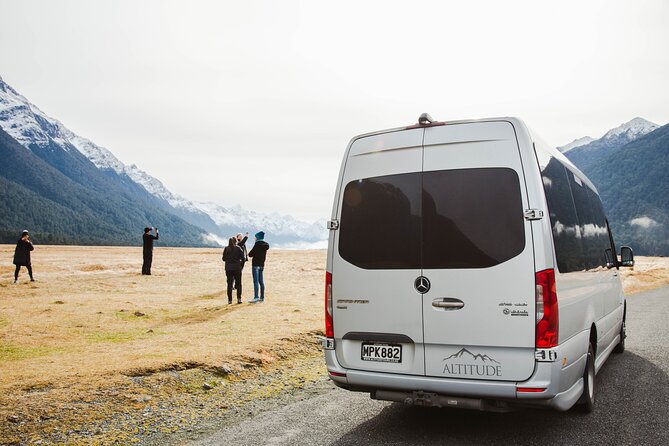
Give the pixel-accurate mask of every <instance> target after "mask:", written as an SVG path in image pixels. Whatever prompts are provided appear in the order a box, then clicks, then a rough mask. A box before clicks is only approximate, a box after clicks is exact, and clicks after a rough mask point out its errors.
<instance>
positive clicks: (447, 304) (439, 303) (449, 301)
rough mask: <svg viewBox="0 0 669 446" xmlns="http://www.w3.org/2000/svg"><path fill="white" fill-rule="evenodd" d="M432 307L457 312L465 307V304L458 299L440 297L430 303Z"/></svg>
mask: <svg viewBox="0 0 669 446" xmlns="http://www.w3.org/2000/svg"><path fill="white" fill-rule="evenodd" d="M432 306H433V307H435V308H440V309H442V310H459V309H460V308H462V307H464V306H465V303H464V302H463V301H461V300H460V299H454V298H452V297H441V298H439V299H435V300H433V301H432Z"/></svg>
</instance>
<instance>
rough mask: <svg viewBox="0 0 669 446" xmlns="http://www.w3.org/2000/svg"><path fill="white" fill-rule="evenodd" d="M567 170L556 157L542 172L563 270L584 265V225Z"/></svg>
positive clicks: (569, 270)
mask: <svg viewBox="0 0 669 446" xmlns="http://www.w3.org/2000/svg"><path fill="white" fill-rule="evenodd" d="M567 173H568V171H567V169H566V168H565V167H564V166H563V165H562V163H560V162H559V161H557V160H556V159H555V158H551V160H550V162H549V163H548V165H547V166H546V167H545V168H544V169H543V171H542V172H541V175H542V180H543V184H544V192H545V193H546V201H547V203H548V213H549V216H550V221H551V228H552V230H553V242H554V244H555V257H556V258H557V264H558V269H559V270H560V272H562V273H568V272H571V271H581V270H583V269H584V263H583V248H582V246H581V229H580V227H579V222H578V218H577V216H576V209H575V208H574V200H573V198H572V194H571V188H570V186H569V178H568V176H567ZM569 174H571V172H569Z"/></svg>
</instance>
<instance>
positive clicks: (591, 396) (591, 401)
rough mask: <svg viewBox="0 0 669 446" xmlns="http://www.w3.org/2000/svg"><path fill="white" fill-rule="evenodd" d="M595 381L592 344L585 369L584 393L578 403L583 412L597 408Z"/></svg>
mask: <svg viewBox="0 0 669 446" xmlns="http://www.w3.org/2000/svg"><path fill="white" fill-rule="evenodd" d="M595 383H596V381H595V350H594V349H593V348H592V344H590V345H588V356H587V360H586V363H585V370H584V371H583V394H582V395H581V398H580V399H579V400H578V403H577V404H578V408H579V410H580V411H581V412H585V413H590V412H592V411H593V410H594V409H595Z"/></svg>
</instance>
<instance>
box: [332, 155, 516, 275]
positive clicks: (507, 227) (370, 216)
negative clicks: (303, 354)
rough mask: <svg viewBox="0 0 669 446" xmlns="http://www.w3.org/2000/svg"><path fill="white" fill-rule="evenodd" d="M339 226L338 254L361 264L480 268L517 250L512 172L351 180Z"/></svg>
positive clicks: (477, 171)
mask: <svg viewBox="0 0 669 446" xmlns="http://www.w3.org/2000/svg"><path fill="white" fill-rule="evenodd" d="M340 223H341V227H340V233H339V254H340V255H341V257H342V258H343V259H345V260H346V261H348V262H350V263H352V264H354V265H356V266H359V267H361V268H367V269H421V268H426V269H432V268H486V267H490V266H494V265H497V264H499V263H502V262H505V261H506V260H509V259H511V258H512V257H515V256H517V255H518V254H520V253H521V252H522V251H523V249H524V247H525V230H524V220H523V209H522V200H521V191H520V184H519V180H518V175H517V174H516V172H514V171H513V170H512V169H502V168H499V169H497V168H496V169H462V170H447V171H437V172H425V173H424V174H422V173H420V172H417V173H410V174H401V175H390V176H383V177H375V178H367V179H363V180H356V181H353V182H351V183H349V184H347V185H346V188H345V189H344V196H343V203H342V212H341V222H340Z"/></svg>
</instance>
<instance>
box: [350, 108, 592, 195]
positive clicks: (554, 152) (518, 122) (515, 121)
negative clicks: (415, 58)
mask: <svg viewBox="0 0 669 446" xmlns="http://www.w3.org/2000/svg"><path fill="white" fill-rule="evenodd" d="M477 122H508V123H510V124H512V125H513V126H514V128H518V127H524V128H525V129H526V131H527V133H528V134H529V136H530V139H531V141H532V142H535V141H536V140H537V139H539V140H540V141H541V143H542V146H543V147H542V149H543V150H546V151H548V152H549V154H550V155H551V156H552V157H554V158H557V159H558V160H559V161H560V162H561V163H562V164H564V165H566V166H567V167H568V168H569V169H570V170H571V171H572V172H574V173H575V174H577V175H578V177H579V179H580V180H582V181H584V182H585V183H586V184H587V185H588V186H589V187H590V188H591V189H592V190H594V191H595V192H596V193H597V194H598V195H599V191H598V190H597V188H596V187H595V185H594V184H593V183H592V182H591V181H590V179H589V178H588V177H587V176H586V175H585V174H584V173H583V172H582V171H581V170H580V169H579V168H578V167H576V165H575V164H574V163H572V162H571V160H570V159H569V158H567V157H566V156H565V155H564V154H563V153H562V152H560V151H559V150H558V149H557V148H556V146H555V145H553V144H549V143H547V142H545V141H544V140H543V139H542V138H541V137H539V136H538V135H537V133H536V132H535V131H534V130H532V129H531V128H530V127H528V126H527V125H526V124H525V122H524V121H523V120H522V119H520V118H518V117H516V116H498V117H490V118H470V119H457V120H453V121H435V122H433V123H430V124H425V125H423V124H418V123H417V124H410V125H406V126H402V127H394V128H390V129H385V130H376V131H373V132H368V133H362V134H360V135H356V136H354V137H353V138H351V141H350V142H349V144H348V147H351V145H352V144H353V143H354V142H355V141H356V140H358V139H361V138H367V137H369V136H377V135H383V134H386V133H396V132H401V131H405V130H413V129H420V128H430V127H436V126H443V125H453V124H473V123H477Z"/></svg>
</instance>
